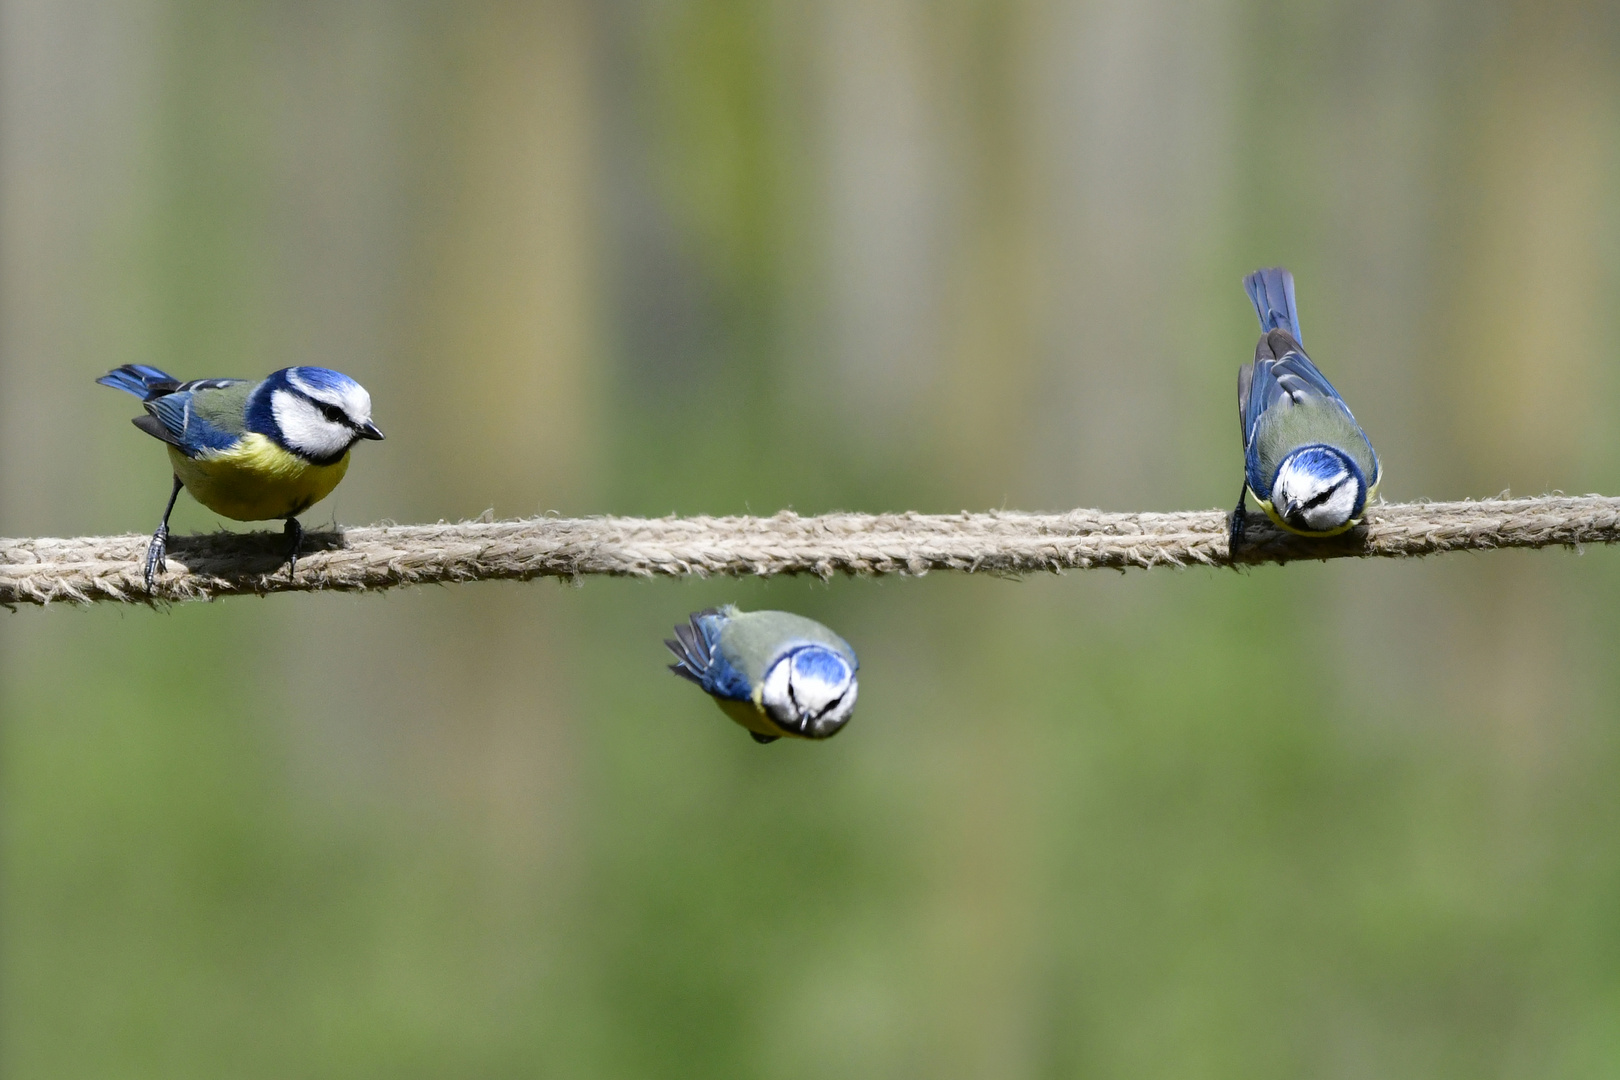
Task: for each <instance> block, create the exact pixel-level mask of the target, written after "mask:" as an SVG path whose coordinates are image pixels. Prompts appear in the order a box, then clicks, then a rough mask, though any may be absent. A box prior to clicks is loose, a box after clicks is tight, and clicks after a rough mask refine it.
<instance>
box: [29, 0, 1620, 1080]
mask: <svg viewBox="0 0 1620 1080" xmlns="http://www.w3.org/2000/svg"><path fill="white" fill-rule="evenodd" d="M1617 72H1620V22H1617V20H1616V19H1615V18H1614V16H1613V14H1612V13H1611V12H1610V11H1609V10H1608V9H1607V8H1606V7H1604V6H1602V5H1582V4H1576V3H1558V4H1551V5H1547V4H1531V3H1528V2H1520V3H1511V2H1495V0H1493V2H1487V3H1479V4H1462V3H1458V2H1440V0H1424V2H1420V3H1394V2H1393V0H1384V2H1375V3H1367V4H1352V3H1348V2H1334V3H1326V4H1318V5H1290V4H1281V3H1276V2H1260V0H1235V2H1233V3H1229V4H1225V5H1216V6H1202V7H1194V6H1190V5H1176V4H1167V3H1160V2H1157V0H1155V2H1149V3H1142V4H1120V5H1088V4H1062V3H1056V2H1042V0H1019V2H1013V3H987V2H979V0H961V2H956V3H950V4H943V5H927V4H921V3H917V2H915V0H859V2H854V0H814V2H811V3H805V4H798V5H789V4H769V3H761V2H757V0H756V2H748V0H673V2H661V3H651V2H647V0H616V2H614V3H608V4H589V3H584V2H581V0H554V2H541V3H516V2H513V3H489V2H478V3H467V4H457V5H427V4H385V3H380V2H376V3H363V2H362V3H354V4H342V5H336V4H334V5H311V4H293V3H271V2H266V0H254V2H250V3H243V4H236V5H213V4H206V3H202V2H200V0H129V2H127V3H120V4H112V3H108V2H105V0H102V2H93V0H85V2H83V3H73V4H63V3H48V2H44V0H27V2H25V0H0V373H3V375H4V379H5V384H6V387H7V392H6V394H5V395H3V396H0V533H3V534H4V535H40V534H55V535H74V534H79V533H97V532H128V531H144V530H146V529H148V528H150V527H151V526H153V525H155V523H156V516H157V514H158V512H159V511H160V509H161V503H162V499H163V497H164V496H165V494H166V492H167V470H166V466H165V461H164V458H163V455H162V453H161V452H159V451H158V449H157V447H156V446H155V445H154V444H152V443H151V442H150V440H147V439H145V438H144V436H142V435H140V433H138V432H136V431H135V430H134V429H133V428H131V427H130V426H129V424H128V418H129V417H130V416H132V415H134V405H133V402H132V400H131V399H128V398H124V397H120V396H118V395H116V394H113V393H112V392H110V391H107V390H104V389H101V388H98V387H96V386H94V385H93V384H92V381H91V380H92V379H93V378H94V377H95V376H96V375H98V374H100V373H101V372H103V371H105V370H106V369H107V368H109V367H111V366H114V365H116V364H120V363H126V362H145V363H152V364H158V365H160V366H163V367H165V368H169V369H172V370H173V371H174V372H175V373H176V374H179V375H181V376H183V377H192V376H201V375H256V374H260V373H263V372H267V371H269V370H271V369H273V368H276V367H281V366H285V365H288V364H294V363H318V364H326V365H329V366H333V367H337V368H340V369H342V370H344V371H346V372H348V373H349V374H351V375H354V376H355V377H356V378H358V379H359V380H360V381H361V382H363V383H364V384H365V385H366V386H367V387H368V388H369V389H370V390H371V392H372V395H373V398H374V401H375V407H376V417H377V420H378V422H379V423H380V424H381V425H382V427H383V428H384V429H385V430H386V431H387V433H388V440H387V441H386V442H384V443H381V444H376V445H370V444H368V445H364V446H361V447H360V448H359V450H358V451H357V453H356V459H355V462H354V465H353V468H352V469H351V472H350V474H349V477H348V479H347V480H346V481H345V482H344V484H343V486H342V487H340V488H339V489H338V491H337V492H336V493H335V494H334V496H333V497H332V498H331V499H330V500H328V502H326V503H324V504H322V505H321V506H320V507H318V508H317V509H316V510H314V511H312V512H311V514H309V515H307V516H306V520H308V521H310V522H317V521H325V520H332V519H336V520H340V521H342V522H345V523H365V522H371V521H377V520H382V519H392V520H397V521H424V520H425V521H431V520H436V519H440V518H444V519H458V518H467V517H473V516H476V515H478V514H479V513H481V512H483V511H484V510H486V509H489V508H493V509H494V511H495V512H496V513H497V514H499V515H502V516H516V515H522V514H537V513H543V512H552V511H554V512H557V513H561V514H586V513H602V512H615V513H631V514H664V513H670V512H680V513H698V512H710V513H720V512H745V511H747V512H760V513H769V512H774V511H775V510H777V509H779V508H782V507H785V506H787V507H792V508H794V509H796V510H798V511H800V512H802V513H815V512H819V511H825V510H831V509H861V510H898V509H916V510H928V511H944V510H956V509H961V508H974V509H978V508H986V507H995V506H1006V507H1017V508H1023V509H1060V508H1066V507H1071V506H1102V507H1105V508H1109V509H1141V510H1163V509H1176V508H1192V507H1207V506H1226V505H1229V504H1230V503H1231V501H1232V499H1233V497H1234V496H1235V494H1236V490H1235V489H1236V485H1237V483H1238V480H1239V454H1238V449H1237V446H1236V441H1237V440H1236V431H1235V430H1234V428H1235V425H1234V423H1233V418H1234V409H1233V402H1232V394H1233V384H1234V381H1235V372H1236V368H1237V366H1238V364H1239V363H1241V362H1242V361H1243V360H1244V359H1246V358H1247V357H1248V355H1250V352H1251V350H1252V347H1253V340H1254V333H1255V330H1254V326H1253V320H1252V315H1251V313H1250V312H1249V310H1248V307H1247V304H1246V302H1245V300H1244V297H1243V295H1242V292H1241V290H1240V288H1239V280H1240V278H1241V276H1242V274H1243V273H1244V272H1246V271H1247V270H1249V269H1252V268H1254V267H1255V266H1258V265H1262V264H1270V263H1279V262H1280V263H1284V264H1287V265H1289V266H1290V267H1291V268H1292V269H1293V270H1294V271H1295V273H1296V275H1297V276H1298V279H1299V295H1300V303H1301V309H1302V321H1303V324H1304V330H1305V334H1306V337H1307V340H1308V342H1309V343H1310V345H1311V348H1312V352H1313V354H1314V355H1316V356H1317V358H1318V360H1319V362H1320V363H1321V364H1322V366H1323V367H1324V368H1325V370H1327V372H1328V373H1329V375H1330V376H1331V377H1332V378H1333V379H1334V380H1335V382H1336V383H1337V385H1338V386H1339V387H1340V389H1341V390H1343V391H1344V393H1345V394H1346V396H1347V397H1348V398H1349V400H1350V401H1351V403H1352V404H1353V406H1354V407H1355V409H1356V411H1357V415H1358V416H1359V417H1360V419H1361V420H1362V421H1363V423H1364V424H1365V425H1366V426H1367V428H1368V430H1369V432H1370V433H1371V435H1372V437H1373V439H1374V440H1375V442H1376V443H1377V445H1378V447H1379V449H1380V451H1381V452H1382V454H1383V456H1384V460H1385V465H1386V469H1387V474H1388V482H1387V484H1386V487H1385V492H1384V493H1385V495H1386V496H1387V497H1388V498H1390V499H1392V500H1400V499H1410V498H1419V497H1429V498H1461V497H1467V496H1485V495H1491V494H1495V493H1497V492H1499V491H1502V490H1504V489H1511V490H1513V491H1514V492H1516V493H1520V494H1530V493H1538V492H1541V491H1545V490H1550V489H1562V490H1566V491H1572V492H1573V491H1593V490H1596V491H1605V492H1608V493H1615V492H1620V440H1617V438H1616V436H1615V432H1616V431H1620V378H1617V377H1616V376H1615V374H1614V371H1615V365H1614V363H1613V355H1612V354H1613V347H1612V345H1611V343H1612V342H1613V341H1614V340H1616V336H1617V335H1616V330H1617V329H1620V328H1617V326H1616V312H1617V311H1620V305H1617V304H1616V303H1615V298H1616V297H1617V296H1620V93H1617V90H1620V85H1617V83H1620V76H1617V74H1616V73H1617ZM175 524H176V527H177V529H180V530H190V529H211V528H214V527H216V526H217V525H218V524H219V523H218V522H217V521H216V520H215V519H214V518H213V517H212V516H211V515H209V514H207V513H206V512H205V511H203V510H202V509H201V508H200V507H198V506H196V505H195V504H194V503H191V502H189V501H188V500H186V499H185V498H182V501H181V504H180V508H179V509H178V510H177V513H176V518H175ZM1617 588H1620V555H1617V553H1615V552H1612V551H1609V550H1591V551H1585V552H1579V553H1572V552H1565V551H1543V552H1504V553H1494V554H1484V555H1468V556H1450V557H1446V558H1442V559H1434V560H1429V561H1425V562H1416V561H1413V562H1391V563H1386V564H1379V565H1374V564H1371V563H1367V564H1362V563H1350V562H1341V563H1337V564H1324V565H1298V566H1289V567H1286V568H1276V567H1272V568H1260V569H1256V570H1254V571H1252V572H1245V573H1232V572H1213V571H1208V570H1201V569H1195V570H1185V571H1154V572H1151V573H1147V574H1141V573H1133V574H1129V575H1115V574H1102V573H1076V574H1069V575H1066V576H1063V577H1042V578H1033V579H1029V580H1023V581H1007V580H1001V579H996V578H991V577H982V578H980V577H962V576H948V575H934V576H930V577H927V578H923V579H920V580H902V579H892V580H883V581H850V580H838V581H834V582H831V583H830V584H822V583H819V582H806V581H788V580H781V581H770V582H758V581H707V582H699V581H688V582H667V581H665V582H625V581H608V580H596V579H593V580H589V581H586V582H583V583H582V584H579V585H577V586H573V585H560V584H557V583H553V582H536V583H530V584H525V585H511V584H482V585H461V586H455V587H448V588H429V589H421V590H415V591H402V592H396V593H390V594H387V595H381V596H359V597H351V596H281V597H274V598H269V599H266V600H263V601H256V600H245V599H237V600H230V601H224V602H220V603H216V604H202V605H190V606H184V607H178V608H175V609H172V610H167V611H149V610H145V609H138V608H132V609H129V610H119V609H116V608H113V607H110V606H103V607H100V608H96V609H93V610H75V609H69V608H65V607H55V608H52V609H49V610H44V611H38V610H21V611H18V612H15V613H10V614H5V615H3V616H0V1073H3V1075H5V1076H6V1077H16V1078H43V1077H73V1078H82V1077H163V1078H166V1080H169V1078H176V1080H178V1078H187V1077H199V1078H202V1077H208V1078H213V1077H220V1076H231V1077H238V1076H239V1077H259V1076H262V1077H267V1078H268V1077H276V1078H282V1077H290V1076H297V1077H303V1076H309V1077H334V1078H337V1077H342V1078H357V1077H389V1078H410V1077H423V1078H426V1077H441V1076H478V1077H484V1076H488V1077H506V1076H511V1077H520V1076H521V1077H529V1076H546V1077H552V1076H555V1077H581V1078H585V1077H614V1078H618V1077H641V1076H648V1077H651V1076H658V1077H663V1076H689V1077H730V1076H737V1077H769V1078H784V1080H786V1078H809V1077H897V1078H898V1077H906V1078H909V1077H947V1078H948V1077H996V1078H1000V1077H1109V1078H1117V1077H1142V1078H1159V1077H1167V1076H1175V1077H1209V1078H1222V1077H1231V1078H1244V1080H1253V1078H1264V1077H1278V1078H1283V1077H1298V1076H1323V1077H1345V1078H1353V1077H1363V1076H1365V1077H1378V1078H1389V1077H1406V1076H1411V1077H1459V1078H1463V1077H1467V1078H1477V1077H1481V1076H1491V1077H1534V1078H1538V1080H1539V1078H1548V1077H1589V1076H1603V1075H1612V1074H1614V1073H1616V1072H1617V1071H1620V1025H1617V1024H1616V1023H1615V1016H1616V1015H1617V1014H1620V919H1617V917H1616V913H1617V912H1620V785H1616V784H1615V782H1614V778H1615V776H1616V775H1617V772H1620V705H1617V704H1616V703H1617V702H1620V686H1617V685H1616V684H1617V680H1620V676H1617V672H1616V666H1615V664H1614V663H1613V652H1614V648H1615V645H1616V643H1617V642H1620V614H1617V611H1620V608H1617V606H1616V605H1615V604H1614V603H1613V597H1614V596H1615V595H1616V589H1617ZM727 601H731V602H736V603H738V604H740V605H742V606H743V607H745V608H746V607H762V606H773V607H783V608H790V609H792V610H795V611H799V612H802V613H804V614H806V615H810V616H813V617H815V618H819V619H822V620H824V621H826V622H828V623H829V624H831V625H832V626H834V627H835V628H836V629H837V630H838V631H839V632H840V633H841V634H843V635H844V636H845V637H847V638H848V639H849V640H850V641H851V642H852V643H853V644H854V645H855V647H856V649H857V650H858V651H859V653H860V656H861V661H862V680H861V682H862V685H861V703H860V707H859V709H858V710H857V713H856V716H855V719H854V721H853V722H852V723H851V725H850V727H849V729H848V730H847V731H846V732H844V733H842V734H840V735H839V737H838V738H836V739H834V740H832V741H831V742H829V743H826V744H824V745H814V746H812V745H802V744H800V745H786V744H777V745H774V746H770V747H759V746H756V745H755V744H754V743H752V742H751V741H750V740H749V739H748V738H747V737H746V735H744V733H743V732H742V731H740V730H739V729H738V728H736V727H735V726H733V725H732V724H731V723H730V722H729V721H727V720H726V719H725V718H724V717H723V716H722V715H721V714H720V713H719V711H718V710H717V709H715V708H714V706H713V705H712V704H711V703H710V702H708V701H707V699H705V698H704V697H703V696H702V695H701V694H699V693H697V692H696V691H695V690H694V688H692V687H691V686H689V685H687V684H685V683H683V682H681V681H679V680H676V679H674V678H672V677H671V676H670V675H669V673H668V672H667V671H665V670H664V664H665V663H666V662H667V658H666V656H665V655H664V651H663V648H662V645H661V644H660V642H661V639H662V638H663V637H664V636H666V635H667V634H668V632H669V628H670V627H671V626H672V625H673V624H674V623H676V622H677V621H679V620H680V619H682V618H683V617H684V616H685V615H686V613H687V612H689V611H692V610H695V609H698V608H701V607H704V606H708V605H711V604H715V603H721V602H727Z"/></svg>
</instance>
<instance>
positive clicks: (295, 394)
mask: <svg viewBox="0 0 1620 1080" xmlns="http://www.w3.org/2000/svg"><path fill="white" fill-rule="evenodd" d="M96 382H98V383H100V384H101V385H102V386H110V387H112V388H113V389H115V390H124V391H127V392H128V393H131V394H134V395H135V396H136V397H138V398H140V399H141V403H142V404H143V405H145V406H146V415H145V416H137V417H136V418H135V426H136V427H138V428H140V429H141V430H142V431H144V432H146V433H147V434H148V435H150V436H152V437H153V438H155V439H160V440H162V441H163V442H165V443H167V444H168V449H169V463H170V465H172V466H173V468H174V488H173V490H171V491H170V492H169V503H168V505H167V506H165V507H164V508H163V521H162V522H161V523H160V524H159V525H158V527H157V532H156V533H154V534H153V535H152V543H151V544H150V545H149V546H148V547H147V549H146V560H145V562H144V564H143V565H142V568H141V569H142V573H143V575H144V576H145V578H146V587H147V588H148V589H151V588H152V583H153V581H154V580H155V579H156V577H157V572H158V570H159V568H160V567H162V566H163V559H164V556H165V554H166V553H167V550H168V541H169V515H170V514H171V513H173V511H174V500H175V499H176V498H178V497H179V495H180V488H181V487H182V486H183V487H185V489H186V490H187V491H189V492H191V494H192V497H193V498H195V499H196V500H197V501H198V502H200V503H202V504H203V505H204V506H206V507H208V509H210V510H212V511H214V513H216V514H223V515H224V516H225V517H228V518H234V519H236V520H237V521H268V520H271V519H274V518H284V519H286V522H287V524H286V527H285V531H286V534H287V542H288V547H289V551H288V559H289V560H290V562H291V564H292V565H293V566H295V565H296V563H297V559H298V548H299V545H300V544H301V543H302V542H303V538H304V530H303V527H302V526H300V525H299V524H298V515H299V514H302V513H303V512H304V511H305V510H308V509H309V508H310V507H311V506H314V505H315V504H316V503H318V502H320V501H321V500H322V499H324V498H326V496H327V495H329V494H331V492H332V489H333V488H335V487H337V485H338V481H339V480H342V479H343V474H344V473H345V472H347V471H348V468H349V447H351V446H353V445H354V444H355V443H356V442H358V441H359V440H361V439H381V438H382V437H383V433H382V432H381V431H379V430H378V429H377V425H376V424H373V423H372V422H371V395H370V394H368V393H366V391H365V388H364V387H363V386H361V385H360V384H359V383H357V382H355V381H354V380H353V379H351V378H349V377H348V376H347V375H342V374H339V373H338V372H336V371H329V370H327V369H326V368H318V367H290V368H283V369H282V370H280V371H277V372H275V373H274V374H272V375H270V376H269V377H268V378H266V379H264V380H262V381H260V382H252V381H250V380H247V379H193V380H192V381H190V382H181V381H180V380H179V379H176V378H175V377H174V376H172V375H169V374H167V373H165V372H162V371H159V370H158V369H157V368H154V367H147V366H146V365H144V364H125V365H124V366H123V367H121V368H118V369H117V370H116V371H109V372H108V373H107V374H105V375H103V376H102V377H101V378H99V379H97V380H96ZM288 572H289V574H290V573H291V566H290V567H289V571H288Z"/></svg>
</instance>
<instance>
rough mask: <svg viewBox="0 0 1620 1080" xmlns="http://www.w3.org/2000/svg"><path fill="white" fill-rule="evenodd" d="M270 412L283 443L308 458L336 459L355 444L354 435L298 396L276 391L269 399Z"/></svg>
mask: <svg viewBox="0 0 1620 1080" xmlns="http://www.w3.org/2000/svg"><path fill="white" fill-rule="evenodd" d="M270 411H271V413H272V414H274V416H275V418H276V426H277V427H278V428H279V429H280V430H281V438H282V441H284V442H285V443H286V444H287V445H288V446H290V447H292V448H293V449H294V450H296V451H298V452H299V453H301V454H304V455H306V456H308V457H312V458H329V457H335V456H336V455H338V454H341V453H343V451H344V450H346V449H348V447H349V444H350V443H351V442H353V441H354V434H353V432H351V431H350V430H349V429H348V428H346V427H344V426H343V425H342V424H334V423H332V421H330V420H328V419H327V418H326V417H324V416H322V415H321V414H320V412H319V411H318V410H317V409H316V408H315V406H314V405H312V404H310V403H309V402H308V401H305V400H304V399H303V398H301V397H299V396H298V395H297V394H290V393H288V392H287V391H285V390H277V391H276V392H275V393H274V394H272V395H271V397H270Z"/></svg>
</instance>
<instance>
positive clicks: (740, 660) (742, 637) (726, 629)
mask: <svg viewBox="0 0 1620 1080" xmlns="http://www.w3.org/2000/svg"><path fill="white" fill-rule="evenodd" d="M721 613H722V614H724V615H726V616H728V619H727V620H726V623H725V625H724V626H723V627H721V629H720V653H721V655H722V656H724V657H725V658H726V661H727V662H728V663H730V664H731V666H732V667H734V668H736V669H737V670H738V671H740V672H742V673H743V675H744V676H745V677H746V678H747V679H748V681H749V683H750V684H751V685H755V686H757V685H758V684H759V683H760V682H761V681H762V680H763V679H764V678H765V672H766V669H767V668H769V667H770V664H771V661H773V660H775V659H777V658H778V657H780V656H781V655H782V653H784V652H785V651H787V650H788V649H790V648H792V647H793V646H795V645H810V644H815V645H827V646H829V647H831V648H833V649H835V650H837V651H838V652H839V653H840V654H841V655H842V656H843V657H844V659H846V660H848V661H849V666H850V668H851V669H854V668H856V667H858V666H859V663H858V662H857V661H856V659H855V650H854V649H852V648H850V647H849V642H847V641H845V640H844V639H843V638H841V637H839V636H838V635H837V634H835V633H833V632H832V631H831V630H829V629H827V628H826V627H825V626H822V625H821V624H820V623H818V622H816V621H815V620H814V619H807V618H805V617H804V616H803V615H794V614H793V613H792V612H787V611H738V610H737V609H736V608H734V607H726V608H722V609H721Z"/></svg>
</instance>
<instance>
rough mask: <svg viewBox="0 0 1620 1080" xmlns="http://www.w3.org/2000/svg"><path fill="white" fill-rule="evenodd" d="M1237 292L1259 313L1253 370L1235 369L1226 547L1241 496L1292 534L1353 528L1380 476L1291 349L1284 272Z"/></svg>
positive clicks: (1331, 399) (1357, 431) (1356, 430)
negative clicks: (1238, 469) (1238, 459)
mask: <svg viewBox="0 0 1620 1080" xmlns="http://www.w3.org/2000/svg"><path fill="white" fill-rule="evenodd" d="M1243 287H1244V289H1245V290H1246V291H1247V292H1248V294H1249V300H1250V301H1251V302H1252V303H1253V304H1254V310H1255V313H1256V314H1258V315H1259V316H1260V343H1259V344H1258V345H1256V346H1255V347H1254V363H1252V364H1244V365H1243V367H1242V369H1241V370H1240V371H1239V372H1238V420H1239V423H1240V424H1241V426H1242V428H1243V466H1244V477H1243V490H1242V491H1240V492H1239V493H1238V504H1237V509H1236V510H1235V511H1233V514H1232V527H1231V538H1230V539H1231V550H1232V551H1234V552H1235V551H1237V549H1238V546H1239V545H1240V544H1241V543H1242V541H1243V525H1244V508H1243V500H1244V496H1245V495H1252V496H1253V497H1254V500H1255V502H1257V503H1259V504H1260V508H1261V509H1263V510H1264V511H1265V512H1266V516H1267V517H1269V518H1271V520H1272V521H1274V522H1276V523H1277V525H1278V526H1279V527H1281V528H1284V529H1287V530H1288V531H1289V532H1292V533H1298V534H1299V535H1301V536H1336V535H1338V534H1339V533H1342V532H1346V531H1348V530H1349V529H1351V528H1353V527H1355V526H1356V525H1357V524H1359V523H1360V522H1361V515H1362V513H1363V512H1364V511H1365V510H1366V508H1367V503H1368V502H1369V501H1371V500H1372V499H1373V497H1374V496H1376V495H1377V493H1378V483H1379V481H1380V480H1382V479H1383V469H1382V468H1381V467H1380V466H1379V464H1378V455H1377V454H1376V453H1374V452H1373V448H1372V443H1371V442H1370V441H1369V440H1368V439H1367V436H1366V433H1365V432H1363V431H1362V430H1361V425H1360V424H1358V423H1356V418H1355V417H1354V416H1353V415H1351V413H1350V406H1348V405H1346V404H1345V403H1344V399H1343V398H1342V397H1340V396H1339V392H1338V391H1337V390H1335V389H1333V384H1332V383H1330V382H1328V381H1327V378H1326V377H1325V376H1324V375H1323V374H1322V373H1321V372H1320V371H1318V370H1316V365H1315V364H1313V363H1311V358H1310V357H1308V356H1306V355H1305V347H1304V346H1303V345H1301V344H1300V334H1299V313H1298V311H1297V310H1296V309H1295V307H1294V275H1292V274H1290V273H1289V272H1288V271H1287V270H1284V269H1283V268H1282V267H1280V266H1278V267H1271V268H1269V269H1265V270H1256V271H1255V272H1254V273H1252V274H1250V275H1249V276H1248V277H1246V278H1244V279H1243Z"/></svg>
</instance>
